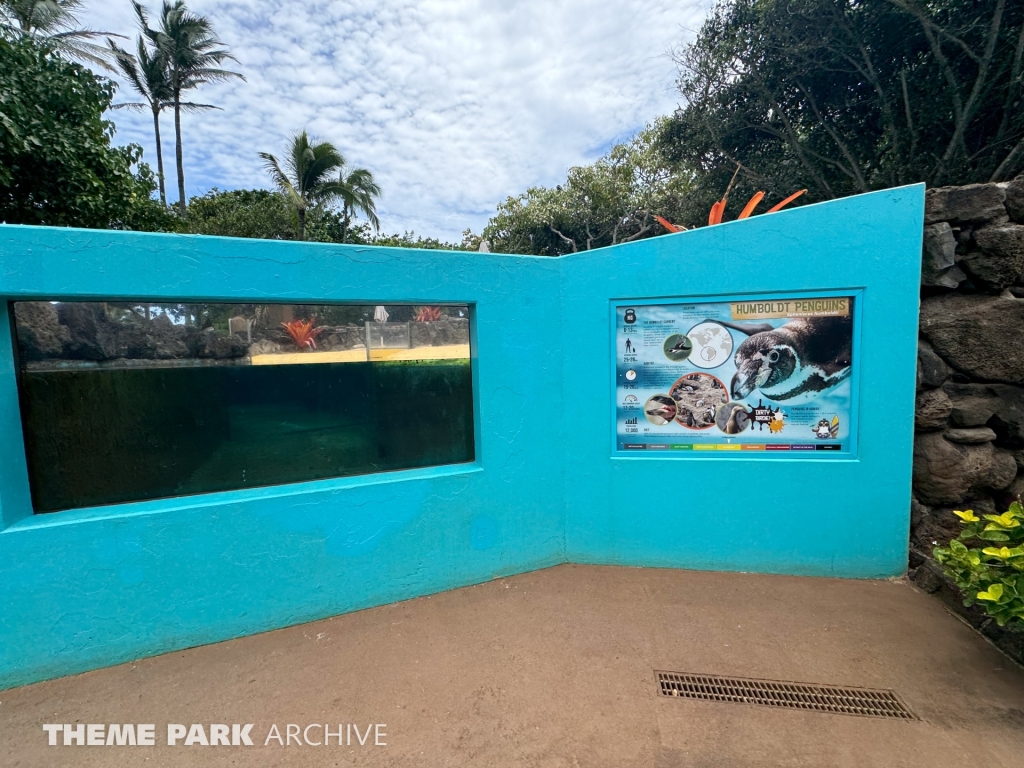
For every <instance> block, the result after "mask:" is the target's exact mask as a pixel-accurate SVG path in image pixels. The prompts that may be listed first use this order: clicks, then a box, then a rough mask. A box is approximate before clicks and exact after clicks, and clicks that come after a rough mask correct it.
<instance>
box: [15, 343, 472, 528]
mask: <svg viewBox="0 0 1024 768" xmlns="http://www.w3.org/2000/svg"><path fill="white" fill-rule="evenodd" d="M19 383H20V389H21V400H22V412H23V418H24V421H25V435H26V438H25V442H26V450H27V456H28V465H29V479H30V484H31V488H32V501H33V505H34V508H35V511H36V512H54V511H57V510H62V509H72V508H76V507H90V506H96V505H100V504H111V503H118V502H126V501H139V500H143V499H155V498H161V497H168V496H181V495H186V494H196V493H205V492H210V491H225V490H234V489H238V488H249V487H254V486H266V485H279V484H283V483H295V482H301V481H306V480H319V479H323V478H329V477H343V476H346V475H360V474H367V473H372V472H383V471H388V470H396V469H409V468H412V467H427V466H434V465H439V464H454V463H460V462H470V461H473V458H474V451H473V397H472V383H471V369H470V365H469V361H468V360H467V361H464V362H463V361H456V362H451V361H444V363H443V364H432V363H398V362H378V363H338V364H320V365H281V366H222V367H212V366H211V367H194V368H151V369H143V370H109V369H107V370H75V371H59V372H54V371H25V372H22V374H21V376H20V382H19Z"/></svg>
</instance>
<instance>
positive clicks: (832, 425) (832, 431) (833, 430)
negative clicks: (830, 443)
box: [811, 416, 839, 440]
mask: <svg viewBox="0 0 1024 768" xmlns="http://www.w3.org/2000/svg"><path fill="white" fill-rule="evenodd" d="M811 429H812V430H814V436H815V437H816V438H818V439H819V440H834V439H836V438H837V437H839V417H838V416H833V417H832V421H829V420H828V419H822V420H821V421H819V422H818V426H816V427H811Z"/></svg>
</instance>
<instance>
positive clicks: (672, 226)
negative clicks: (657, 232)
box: [654, 215, 683, 232]
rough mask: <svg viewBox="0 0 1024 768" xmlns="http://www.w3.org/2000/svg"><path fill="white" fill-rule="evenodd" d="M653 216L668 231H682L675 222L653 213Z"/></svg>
mask: <svg viewBox="0 0 1024 768" xmlns="http://www.w3.org/2000/svg"><path fill="white" fill-rule="evenodd" d="M654 218H656V219H657V220H658V223H659V224H661V226H663V227H664V228H665V229H667V230H668V231H669V232H682V231H683V228H682V227H680V226H677V225H676V224H673V223H672V222H671V221H669V220H668V219H664V218H662V217H661V216H658V215H655V217H654Z"/></svg>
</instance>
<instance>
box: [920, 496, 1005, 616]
mask: <svg viewBox="0 0 1024 768" xmlns="http://www.w3.org/2000/svg"><path fill="white" fill-rule="evenodd" d="M953 514H954V515H956V516H957V517H959V518H960V523H961V525H963V530H962V531H961V532H960V535H959V536H958V537H957V538H955V539H953V541H951V542H950V543H949V546H948V547H936V548H935V550H934V554H935V559H936V560H938V561H939V562H940V563H942V565H943V566H944V567H945V570H946V574H947V575H948V576H949V577H950V578H952V579H953V581H955V582H956V585H957V586H958V587H960V590H961V591H962V592H963V593H964V605H966V606H971V605H974V603H975V602H980V603H981V604H982V605H984V606H985V610H986V612H987V613H988V615H989V616H991V617H992V618H994V619H995V620H996V624H998V625H999V626H1000V627H1002V626H1005V625H1006V623H1007V622H1009V621H1015V623H1016V622H1020V623H1024V507H1022V506H1021V503H1020V502H1019V501H1015V502H1013V503H1012V504H1011V505H1010V508H1009V510H1007V511H1006V512H1004V513H1003V514H1001V515H983V516H982V517H978V516H977V515H976V514H974V511H973V510H970V509H968V510H967V511H966V512H961V511H959V510H956V511H954V512H953ZM973 541H978V542H980V543H985V542H992V543H993V545H994V546H987V547H968V546H967V544H966V543H965V542H973Z"/></svg>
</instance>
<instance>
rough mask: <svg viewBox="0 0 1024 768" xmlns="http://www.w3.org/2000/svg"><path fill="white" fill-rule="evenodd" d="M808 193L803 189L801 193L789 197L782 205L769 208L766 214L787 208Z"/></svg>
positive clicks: (778, 204)
mask: <svg viewBox="0 0 1024 768" xmlns="http://www.w3.org/2000/svg"><path fill="white" fill-rule="evenodd" d="M806 191H807V190H806V189H801V190H800V191H799V192H794V193H793V194H792V195H790V196H789V197H787V198H786V199H785V200H783V201H782V202H781V203H776V204H775V205H773V206H772V207H771V208H769V209H768V210H767V211H765V213H775V212H776V211H778V210H781V209H783V208H785V207H786V206H787V205H789V204H790V203H792V202H793V201H794V200H796V199H797V198H798V197H800V195H802V194H803V193H804V192H806Z"/></svg>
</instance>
